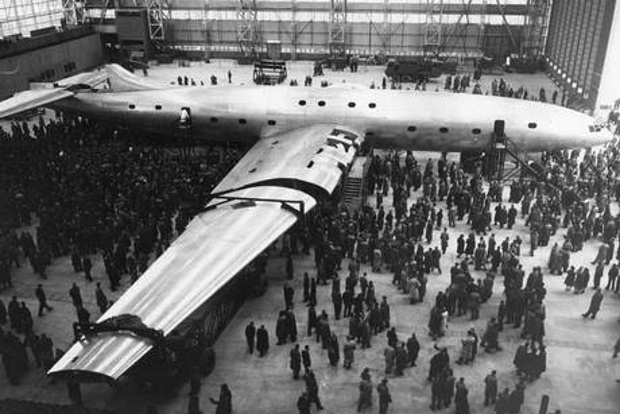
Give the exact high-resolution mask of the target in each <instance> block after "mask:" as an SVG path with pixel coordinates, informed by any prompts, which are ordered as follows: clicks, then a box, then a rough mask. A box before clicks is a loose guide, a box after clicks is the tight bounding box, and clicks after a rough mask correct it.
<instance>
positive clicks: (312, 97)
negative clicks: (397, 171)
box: [0, 65, 612, 380]
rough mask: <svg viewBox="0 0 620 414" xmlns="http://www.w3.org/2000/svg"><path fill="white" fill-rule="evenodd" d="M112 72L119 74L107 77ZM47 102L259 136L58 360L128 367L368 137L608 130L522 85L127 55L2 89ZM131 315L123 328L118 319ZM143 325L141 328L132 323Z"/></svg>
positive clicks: (381, 144)
mask: <svg viewBox="0 0 620 414" xmlns="http://www.w3.org/2000/svg"><path fill="white" fill-rule="evenodd" d="M102 81H105V82H106V83H107V85H108V86H109V88H107V89H94V88H93V87H94V86H95V85H96V84H99V83H101V82H102ZM38 106H46V107H50V108H53V109H59V110H62V111H68V112H76V113H79V114H83V115H85V116H87V117H89V118H93V119H99V120H104V121H112V122H115V123H119V124H125V125H128V126H134V127H136V128H141V129H143V130H147V131H153V132H157V133H166V134H169V135H183V134H187V133H191V135H192V137H193V138H194V139H198V138H204V139H205V140H211V141H214V140H224V141H225V140H238V141H244V142H247V143H252V144H253V146H252V148H251V149H250V150H249V151H248V152H247V154H246V155H245V156H244V157H243V158H242V159H241V161H240V162H239V163H238V164H237V165H236V166H235V167H234V168H233V169H232V171H231V172H230V173H229V174H228V175H227V176H226V177H225V178H224V179H223V180H222V182H220V183H219V184H218V186H217V187H216V188H215V189H214V191H213V192H212V196H213V198H212V200H211V201H210V202H209V203H208V205H207V206H206V207H205V210H204V212H203V213H201V214H199V215H198V216H196V217H195V218H194V219H193V220H192V221H191V222H190V224H189V225H188V226H187V228H186V230H185V231H184V232H183V233H182V234H181V235H180V236H179V237H178V238H177V239H176V241H175V242H174V243H173V244H172V245H171V246H170V248H169V249H168V250H166V251H165V252H164V254H163V255H161V256H160V257H159V258H158V259H157V260H156V261H155V262H154V263H153V264H152V265H151V266H150V268H149V269H148V270H147V271H146V272H145V273H144V274H143V275H142V277H141V278H140V279H138V281H137V282H135V283H134V284H133V285H132V286H131V287H130V288H129V289H128V290H127V291H126V292H125V293H124V294H123V295H122V296H121V297H120V298H119V300H118V301H117V302H116V303H114V305H113V306H112V307H111V308H110V309H108V310H107V311H106V312H105V313H104V314H103V315H102V316H101V317H100V318H99V320H98V321H97V323H98V324H100V325H101V326H106V324H107V326H108V327H110V326H112V328H114V327H116V329H101V330H100V331H99V332H98V333H96V334H92V335H86V336H84V337H83V338H82V339H81V340H80V341H78V342H76V343H75V344H73V345H72V347H71V348H70V349H69V350H68V351H67V353H66V354H65V355H64V356H63V357H62V358H61V359H60V360H59V361H58V362H57V363H56V364H55V365H54V366H53V367H52V369H51V370H50V371H49V374H53V375H59V376H62V375H64V374H74V373H81V374H84V375H86V376H89V377H91V378H92V377H104V378H107V379H112V380H115V379H118V378H119V377H120V376H121V375H123V374H124V373H125V372H126V371H127V370H128V369H129V368H130V367H132V366H133V365H134V364H135V363H136V362H137V361H138V360H139V359H140V358H141V357H142V356H144V355H145V354H146V353H147V352H148V351H149V350H150V349H151V348H152V347H153V346H154V344H155V342H156V341H157V338H158V336H157V335H153V332H159V333H160V335H164V336H165V335H168V334H169V333H171V332H172V331H173V330H174V329H175V327H177V326H178V325H179V324H180V323H181V322H182V321H183V320H185V319H186V318H187V317H188V316H189V315H190V314H192V313H193V312H194V311H195V310H196V309H197V308H199V307H200V306H201V305H202V304H203V303H204V302H206V301H207V300H208V299H209V298H210V297H212V296H213V295H214V294H215V293H216V292H218V290H219V289H221V288H222V287H223V286H224V285H225V284H226V283H227V282H229V281H230V280H231V279H232V278H233V277H234V276H235V275H236V274H237V273H238V272H239V271H240V270H241V269H243V268H244V267H245V266H246V265H247V264H248V263H249V262H250V261H252V260H253V259H254V258H255V257H256V256H257V255H259V254H260V253H261V252H262V251H263V250H264V249H265V248H267V247H268V246H269V245H270V244H272V243H273V242H274V241H275V240H276V239H277V238H278V237H280V236H281V235H282V234H283V233H284V232H286V231H287V229H289V228H290V227H291V226H293V225H294V224H295V222H296V221H297V220H298V219H299V218H300V217H301V216H302V215H303V214H305V213H307V212H308V211H309V210H311V209H312V208H313V207H315V205H316V204H317V200H320V199H321V198H322V197H325V196H329V195H330V194H331V193H332V192H333V191H334V190H335V188H336V186H337V185H338V183H339V181H340V180H341V178H342V176H343V174H345V173H346V172H347V170H348V168H349V167H350V166H351V164H352V163H353V161H354V159H355V157H356V154H357V153H358V150H359V149H360V146H361V145H362V143H363V142H364V141H367V142H370V143H371V144H372V145H373V146H374V147H375V148H398V149H407V150H428V151H458V152H460V151H483V150H486V149H488V148H489V145H490V142H491V141H490V139H491V135H492V133H493V129H494V125H495V124H496V121H503V125H504V132H505V135H506V136H507V137H509V139H510V140H511V141H513V142H514V143H515V144H516V145H517V146H518V147H520V149H522V150H524V151H531V152H537V151H542V150H559V149H569V148H576V147H588V146H595V145H599V144H603V143H605V142H607V141H609V140H611V139H612V134H611V133H610V132H609V131H608V130H607V129H605V128H602V127H601V126H600V125H598V124H597V122H596V121H595V120H594V119H593V118H591V117H589V116H586V115H584V114H581V113H579V112H575V111H572V110H569V109H567V108H564V107H561V106H556V105H549V104H545V103H540V102H532V101H524V100H518V99H510V98H501V97H492V96H482V95H470V94H452V93H432V92H413V91H394V90H378V89H368V88H362V87H354V86H348V85H346V86H343V85H338V86H336V87H328V88H294V87H264V86H263V87H260V86H259V87H245V86H241V87H239V86H221V87H174V88H170V87H169V86H160V85H152V84H148V83H146V82H145V81H144V79H142V78H139V77H137V76H134V75H133V74H131V73H129V72H127V71H125V70H124V69H122V68H121V67H119V66H117V65H108V66H106V67H105V70H103V71H100V72H95V73H91V74H83V75H79V76H78V77H74V78H73V79H70V80H68V81H65V82H60V83H58V84H56V85H54V87H51V88H47V89H40V90H32V91H26V92H23V93H20V94H17V95H16V96H14V97H12V98H9V99H8V100H6V101H4V102H0V118H3V117H7V116H10V115H13V114H16V113H19V112H21V111H24V110H28V109H32V108H35V107H38ZM123 318H125V320H127V318H129V320H130V322H129V323H126V324H125V325H124V326H125V327H124V328H123V325H122V323H120V322H119V321H120V320H122V319H123ZM130 325H131V326H133V327H134V329H131V328H129V326H130Z"/></svg>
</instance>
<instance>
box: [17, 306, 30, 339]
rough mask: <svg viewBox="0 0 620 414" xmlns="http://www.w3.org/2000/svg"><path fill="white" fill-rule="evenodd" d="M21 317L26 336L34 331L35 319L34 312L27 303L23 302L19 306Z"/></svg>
mask: <svg viewBox="0 0 620 414" xmlns="http://www.w3.org/2000/svg"><path fill="white" fill-rule="evenodd" d="M19 318H20V319H21V325H22V330H23V332H24V334H25V335H26V336H28V335H30V334H31V333H32V327H33V325H34V320H33V319H32V313H31V312H30V309H28V307H27V306H26V303H24V302H22V303H21V306H20V308H19Z"/></svg>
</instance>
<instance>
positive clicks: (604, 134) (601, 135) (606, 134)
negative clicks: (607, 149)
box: [592, 128, 614, 146]
mask: <svg viewBox="0 0 620 414" xmlns="http://www.w3.org/2000/svg"><path fill="white" fill-rule="evenodd" d="M595 135H596V136H595V137H594V139H593V140H594V141H595V142H594V143H592V146H596V145H604V144H607V143H608V142H610V141H611V140H612V139H613V138H614V134H613V133H612V132H611V131H610V130H608V129H607V128H602V129H601V130H600V131H599V132H597V133H596V134H595Z"/></svg>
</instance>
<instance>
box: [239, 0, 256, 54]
mask: <svg viewBox="0 0 620 414" xmlns="http://www.w3.org/2000/svg"><path fill="white" fill-rule="evenodd" d="M236 10H237V42H238V43H239V48H240V49H241V53H242V54H243V56H244V57H246V58H255V57H256V56H257V53H258V47H257V46H258V36H257V31H258V30H257V28H258V19H257V16H258V10H257V8H256V0H237V9H236Z"/></svg>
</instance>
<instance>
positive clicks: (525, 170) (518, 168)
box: [486, 128, 558, 189]
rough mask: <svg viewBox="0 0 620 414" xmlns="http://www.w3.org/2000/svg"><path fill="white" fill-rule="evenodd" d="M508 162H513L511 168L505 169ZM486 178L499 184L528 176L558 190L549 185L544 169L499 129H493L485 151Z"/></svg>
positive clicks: (555, 186)
mask: <svg viewBox="0 0 620 414" xmlns="http://www.w3.org/2000/svg"><path fill="white" fill-rule="evenodd" d="M506 156H508V162H513V163H514V164H513V165H514V166H513V167H512V168H509V169H506V163H507V157H506ZM486 160H487V166H486V167H487V168H486V171H487V176H488V179H489V181H496V182H498V183H500V184H505V183H508V182H511V181H512V180H514V179H516V178H524V177H526V176H529V177H531V178H533V179H535V180H537V181H539V182H544V183H546V184H547V185H549V186H551V187H553V188H554V189H558V187H557V185H556V184H554V183H551V182H550V180H549V178H548V174H547V171H546V170H545V168H544V167H543V166H542V165H541V164H540V162H537V161H536V160H534V159H533V158H532V157H531V156H530V155H529V154H528V153H527V152H525V151H523V150H522V149H521V148H520V147H519V146H518V145H517V144H516V143H515V142H514V141H512V140H510V139H509V138H508V137H506V136H505V135H504V134H503V133H502V132H501V128H499V131H498V128H496V129H495V131H494V132H493V134H491V140H490V145H489V149H488V150H487V157H486Z"/></svg>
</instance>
